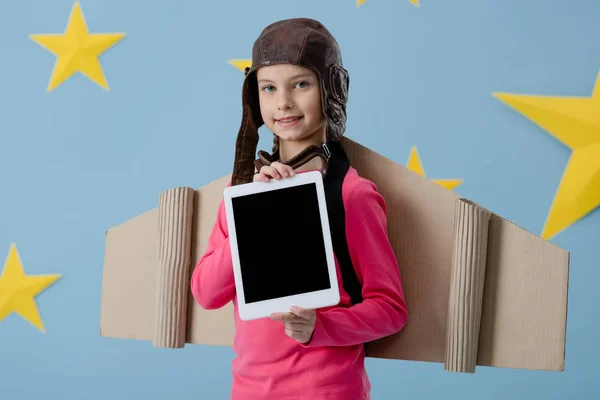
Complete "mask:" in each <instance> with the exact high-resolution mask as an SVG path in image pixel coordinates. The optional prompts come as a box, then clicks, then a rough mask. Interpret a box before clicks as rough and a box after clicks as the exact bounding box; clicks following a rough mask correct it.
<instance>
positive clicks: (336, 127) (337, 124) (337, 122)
mask: <svg viewBox="0 0 600 400" xmlns="http://www.w3.org/2000/svg"><path fill="white" fill-rule="evenodd" d="M327 83H328V85H327V86H328V88H327V89H328V90H327V92H328V96H327V99H326V115H327V118H328V119H329V121H330V123H329V127H328V136H329V138H330V139H333V140H338V139H339V138H340V137H341V136H342V135H343V134H344V131H345V130H346V103H347V102H348V87H349V84H350V78H349V75H348V71H346V69H344V68H343V67H341V66H340V65H332V66H331V67H330V68H329V73H328V80H327Z"/></svg>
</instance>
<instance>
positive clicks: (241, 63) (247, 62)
mask: <svg viewBox="0 0 600 400" xmlns="http://www.w3.org/2000/svg"><path fill="white" fill-rule="evenodd" d="M229 64H231V65H233V66H234V67H235V68H237V69H239V70H240V71H242V72H245V71H246V67H247V68H250V67H251V66H252V60H251V59H248V58H236V59H231V60H229Z"/></svg>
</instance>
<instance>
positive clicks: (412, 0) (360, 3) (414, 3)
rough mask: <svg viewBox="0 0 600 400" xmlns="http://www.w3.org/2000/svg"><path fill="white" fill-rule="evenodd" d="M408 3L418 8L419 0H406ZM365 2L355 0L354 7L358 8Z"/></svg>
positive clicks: (365, 0) (364, 0) (363, 0)
mask: <svg viewBox="0 0 600 400" xmlns="http://www.w3.org/2000/svg"><path fill="white" fill-rule="evenodd" d="M408 1H410V2H411V3H412V4H413V5H414V6H416V7H419V0H408ZM366 2H367V0H356V7H360V6H362V5H363V4H365V3H366Z"/></svg>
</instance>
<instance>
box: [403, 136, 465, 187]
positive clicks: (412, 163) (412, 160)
mask: <svg viewBox="0 0 600 400" xmlns="http://www.w3.org/2000/svg"><path fill="white" fill-rule="evenodd" d="M406 168H408V169H409V170H411V171H413V172H415V173H417V174H419V175H421V176H425V171H424V170H423V164H421V159H420V158H419V153H418V151H417V148H416V147H415V146H413V147H412V149H411V150H410V155H409V156H408V161H407V163H406ZM432 180H433V181H434V182H435V183H437V184H438V185H440V186H443V187H445V188H446V189H448V190H453V189H454V188H456V187H457V186H459V185H460V184H461V183H462V182H463V180H462V179H432Z"/></svg>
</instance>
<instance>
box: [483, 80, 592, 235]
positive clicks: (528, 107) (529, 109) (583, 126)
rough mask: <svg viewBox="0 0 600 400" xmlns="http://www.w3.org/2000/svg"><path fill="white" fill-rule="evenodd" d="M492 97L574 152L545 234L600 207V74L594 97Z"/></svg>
mask: <svg viewBox="0 0 600 400" xmlns="http://www.w3.org/2000/svg"><path fill="white" fill-rule="evenodd" d="M493 95H494V96H495V97H497V98H498V99H500V100H502V101H503V102H504V103H506V104H508V105H509V106H511V107H512V108H514V109H515V110H517V111H518V112H520V113H521V114H523V115H524V116H526V117H527V118H529V119H530V120H532V121H533V122H534V123H536V124H537V125H538V126H539V127H541V128H542V129H544V130H546V131H547V132H548V133H549V134H550V135H552V136H554V137H555V138H556V139H558V140H559V141H561V142H562V143H563V144H564V145H565V146H567V147H568V148H569V149H571V150H572V152H571V156H570V158H569V161H568V163H567V166H566V168H565V171H564V173H563V176H562V179H561V181H560V184H559V186H558V190H557V192H556V195H555V197H554V200H553V202H552V206H551V208H550V212H549V214H548V218H547V219H546V223H545V225H544V228H543V231H542V237H543V238H544V239H549V238H551V237H553V236H554V235H556V234H557V233H559V232H561V231H563V230H564V229H566V228H567V227H569V226H570V225H572V224H573V223H575V222H576V221H578V220H579V219H581V218H583V217H584V216H585V215H587V214H588V213H590V212H591V211H592V210H594V209H595V208H596V207H598V206H599V205H600V73H598V76H597V77H596V84H595V88H594V90H593V92H592V96H591V97H566V96H533V95H520V94H506V93H493Z"/></svg>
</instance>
